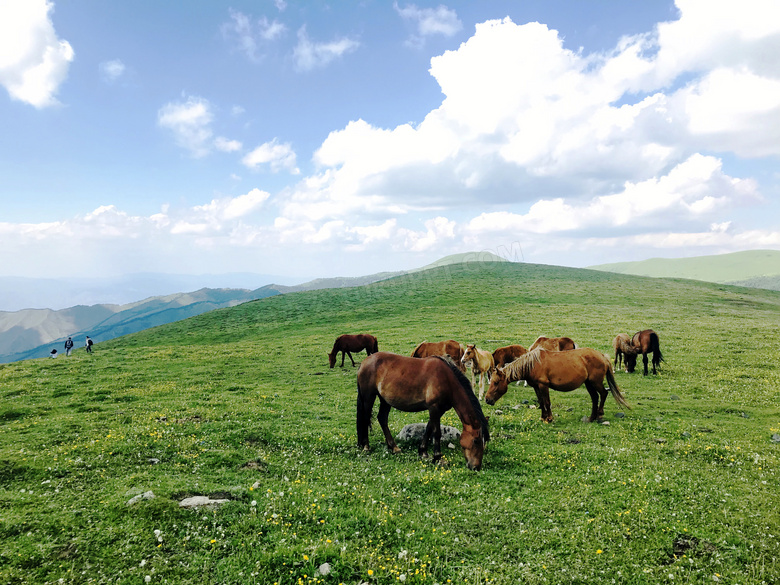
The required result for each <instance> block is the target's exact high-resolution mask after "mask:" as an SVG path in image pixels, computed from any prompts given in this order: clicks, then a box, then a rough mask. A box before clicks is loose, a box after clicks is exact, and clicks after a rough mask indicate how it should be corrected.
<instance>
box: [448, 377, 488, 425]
mask: <svg viewBox="0 0 780 585" xmlns="http://www.w3.org/2000/svg"><path fill="white" fill-rule="evenodd" d="M472 394H473V392H472ZM474 400H476V397H475V398H474ZM452 409H453V410H454V411H455V414H457V415H458V418H459V419H460V422H461V423H463V424H464V425H465V424H467V425H470V426H472V427H477V428H479V427H481V426H482V422H481V420H480V417H479V414H478V413H477V409H476V408H474V404H473V403H472V401H471V397H470V396H469V394H468V391H467V390H466V389H465V388H464V387H463V386H461V385H460V384H458V390H456V391H455V392H453V393H452Z"/></svg>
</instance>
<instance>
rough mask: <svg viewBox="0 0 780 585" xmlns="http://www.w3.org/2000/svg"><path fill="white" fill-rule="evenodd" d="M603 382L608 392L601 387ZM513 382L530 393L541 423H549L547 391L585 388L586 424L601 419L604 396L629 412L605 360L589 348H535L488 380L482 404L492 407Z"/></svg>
mask: <svg viewBox="0 0 780 585" xmlns="http://www.w3.org/2000/svg"><path fill="white" fill-rule="evenodd" d="M605 378H606V380H607V383H608V384H609V388H608V389H607V388H605V387H604V379H605ZM515 380H525V381H526V382H528V385H529V386H531V387H532V388H533V389H534V391H535V392H536V398H537V399H538V400H539V406H540V408H541V409H542V420H543V421H545V422H551V421H552V418H553V416H552V409H551V408H550V388H552V389H553V390H558V391H560V392H570V391H572V390H575V389H577V388H579V387H580V386H582V385H583V384H585V388H586V389H587V390H588V394H590V399H591V402H592V404H593V408H592V409H591V413H590V418H589V419H588V420H589V421H590V422H593V421H594V420H598V419H599V418H601V417H603V416H604V402H605V401H606V400H607V393H608V392H611V393H612V397H613V398H614V399H615V401H616V402H617V403H618V405H620V406H621V407H625V408H628V409H629V410H630V409H631V407H630V406H629V405H628V403H627V402H626V399H625V398H624V397H623V394H622V393H621V392H620V388H618V385H617V382H616V381H615V376H614V373H613V371H612V364H611V363H610V361H609V356H607V355H605V354H603V353H601V352H600V351H596V350H595V349H591V348H589V347H584V348H582V349H572V350H569V351H548V350H546V349H544V348H541V347H538V348H536V349H535V350H533V351H529V352H528V353H527V354H525V355H524V356H522V357H519V358H517V359H516V360H515V361H513V362H512V363H511V364H508V365H506V366H504V367H503V368H500V369H497V370H496V371H495V373H494V374H493V376H492V378H491V379H490V388H489V389H488V393H487V396H485V402H487V403H488V404H495V403H496V401H497V400H498V399H499V398H501V397H502V396H503V395H504V394H506V391H507V387H508V385H509V382H513V381H515Z"/></svg>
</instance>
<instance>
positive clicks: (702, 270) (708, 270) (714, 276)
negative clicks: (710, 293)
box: [588, 250, 780, 290]
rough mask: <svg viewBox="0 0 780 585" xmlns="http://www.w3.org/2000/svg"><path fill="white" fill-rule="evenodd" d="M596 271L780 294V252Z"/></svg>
mask: <svg viewBox="0 0 780 585" xmlns="http://www.w3.org/2000/svg"><path fill="white" fill-rule="evenodd" d="M588 268H591V269H593V270H601V271H604V272H617V273H619V274H632V275H635V276H652V277H656V278H689V279H693V280H704V281H707V282H717V283H720V284H733V285H738V286H749V287H753V288H767V289H772V290H780V251H778V250H748V251H744V252H733V253H730V254H718V255H715V256H695V257H691V258H650V259H648V260H641V261H638V262H617V263H614V264H599V265H596V266H589V267H588Z"/></svg>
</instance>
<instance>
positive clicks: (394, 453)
mask: <svg viewBox="0 0 780 585" xmlns="http://www.w3.org/2000/svg"><path fill="white" fill-rule="evenodd" d="M400 452H401V449H400V447H393V455H397V454H398V453H400Z"/></svg>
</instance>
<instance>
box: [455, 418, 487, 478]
mask: <svg viewBox="0 0 780 585" xmlns="http://www.w3.org/2000/svg"><path fill="white" fill-rule="evenodd" d="M485 443H486V441H485V437H484V435H483V434H482V427H481V426H472V425H469V424H464V425H463V432H462V433H461V434H460V446H461V447H462V448H463V455H464V456H465V457H466V466H467V467H468V468H469V469H471V470H473V471H479V470H480V469H482V456H483V455H484V454H485Z"/></svg>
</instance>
